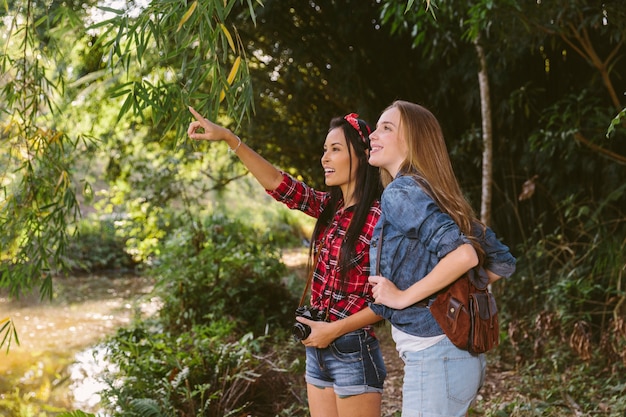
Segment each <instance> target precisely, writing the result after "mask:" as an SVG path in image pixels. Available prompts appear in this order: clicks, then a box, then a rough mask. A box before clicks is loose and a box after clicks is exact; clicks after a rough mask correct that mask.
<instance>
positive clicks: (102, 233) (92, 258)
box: [66, 219, 135, 272]
mask: <svg viewBox="0 0 626 417" xmlns="http://www.w3.org/2000/svg"><path fill="white" fill-rule="evenodd" d="M125 245H126V243H125V239H123V238H121V237H119V236H117V235H116V232H115V225H114V221H113V220H111V219H89V220H87V219H85V220H81V221H80V222H79V223H78V226H77V231H76V234H75V236H74V237H73V238H72V239H71V240H70V242H69V245H68V248H67V255H66V256H67V257H68V259H67V261H68V265H70V267H71V269H72V270H73V271H74V272H97V271H104V270H127V269H132V268H133V267H134V266H135V263H134V262H133V260H132V258H131V256H130V255H129V254H128V253H127V252H126V248H125Z"/></svg>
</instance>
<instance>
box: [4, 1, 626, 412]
mask: <svg viewBox="0 0 626 417" xmlns="http://www.w3.org/2000/svg"><path fill="white" fill-rule="evenodd" d="M2 7H3V9H4V10H5V11H6V13H5V14H4V16H3V17H2V19H1V21H0V27H1V30H2V37H1V38H0V46H1V48H0V49H1V50H0V65H1V66H2V72H1V75H0V87H1V89H0V97H1V102H2V103H3V105H2V108H1V109H0V127H1V129H0V141H1V142H2V147H1V149H0V166H1V168H2V169H1V170H0V184H1V188H0V228H1V230H2V233H1V234H0V245H1V251H0V273H1V278H0V288H3V289H4V290H5V291H7V292H8V293H9V294H10V296H11V297H14V298H16V297H20V296H22V295H24V294H27V293H29V292H30V291H32V290H33V289H38V290H39V291H40V293H41V294H42V297H43V299H44V300H45V299H47V298H50V297H53V295H54V289H53V288H54V287H53V282H54V280H56V279H63V277H65V278H66V279H68V278H67V277H68V276H71V275H72V274H73V273H76V272H79V271H82V272H93V271H96V270H104V269H116V270H118V271H119V270H120V268H121V269H124V268H125V269H132V270H133V271H135V272H137V273H141V274H147V275H150V276H153V277H154V278H155V279H156V282H157V286H156V291H157V292H159V291H160V293H159V294H160V296H161V298H162V300H163V306H162V308H161V310H160V312H159V314H158V315H157V316H155V317H152V318H150V319H147V320H138V321H137V322H136V323H134V324H133V326H132V327H131V328H128V329H121V330H120V331H119V332H118V334H116V336H115V337H114V338H113V339H112V340H111V341H110V343H111V348H110V352H111V358H110V359H111V360H113V361H114V362H116V363H117V365H118V370H117V371H116V373H115V375H111V381H112V382H111V389H110V391H109V393H108V394H107V399H106V401H108V402H109V405H110V406H111V409H116V410H117V412H119V413H120V415H124V413H127V414H126V415H128V414H129V413H136V414H137V415H139V414H140V415H172V414H174V413H182V414H179V415H215V416H221V415H236V413H243V412H247V413H250V414H253V415H304V414H302V413H305V412H306V407H305V406H304V405H302V398H303V397H302V396H303V393H302V391H298V390H297V389H296V388H294V387H297V384H295V383H294V381H295V380H296V379H295V378H298V377H299V375H300V374H301V372H302V364H301V363H300V362H299V361H298V351H297V350H296V349H295V348H294V346H293V345H291V344H289V343H288V342H287V341H288V340H289V328H290V325H291V323H292V322H293V306H294V305H296V304H297V300H296V298H297V292H298V290H300V289H301V286H299V282H298V281H297V279H296V278H294V277H291V278H290V277H289V276H288V273H287V272H286V270H285V267H284V265H283V264H282V263H281V262H280V251H281V250H282V249H284V248H288V247H298V246H301V245H302V241H303V240H304V239H306V238H307V237H308V233H309V232H310V222H309V221H308V220H307V219H303V218H302V217H300V216H298V215H297V214H295V213H291V212H288V211H286V210H280V209H275V208H268V204H269V203H268V201H269V200H267V198H269V197H267V196H265V195H264V194H263V192H262V190H261V191H260V192H259V190H258V187H257V186H255V184H254V183H252V182H251V181H250V179H249V176H248V175H247V173H246V172H245V171H244V170H243V168H242V166H241V165H240V164H238V163H237V160H236V158H235V157H234V156H233V155H231V154H229V153H228V152H226V149H225V147H224V146H220V145H214V144H213V145H212V144H206V143H192V142H190V141H189V140H187V138H186V134H185V131H186V128H187V126H188V123H189V121H190V120H191V119H190V115H189V113H188V111H187V106H188V105H192V106H194V107H195V108H196V109H198V110H200V111H201V112H202V113H203V114H205V115H206V116H207V117H209V118H211V119H213V120H217V121H218V122H220V123H222V124H225V125H227V126H229V127H230V128H232V129H233V130H234V131H235V132H237V133H238V134H239V135H240V136H241V138H242V139H243V140H244V141H245V142H246V143H247V144H248V145H249V146H251V147H252V148H254V149H256V150H258V151H259V153H261V154H262V155H264V156H265V157H266V158H267V159H269V160H270V161H272V162H274V163H275V164H276V165H277V166H279V167H281V168H282V169H284V170H285V171H287V172H290V173H293V174H294V175H297V176H299V178H302V179H304V180H305V181H307V182H308V183H309V184H311V185H314V186H317V187H323V183H322V178H323V177H322V175H321V172H320V164H319V155H320V154H321V145H322V143H323V138H324V136H325V132H326V130H327V126H328V122H329V120H330V119H331V118H332V117H334V116H337V115H343V114H346V113H348V112H357V113H359V114H360V115H361V117H362V118H364V119H366V120H368V121H370V122H371V123H375V121H376V119H377V117H378V115H379V114H380V112H381V111H382V110H383V109H384V108H385V107H386V106H387V105H389V104H390V103H391V102H392V101H393V100H394V99H404V100H409V101H414V102H417V103H420V104H423V105H425V106H426V107H428V108H429V109H431V110H432V111H433V112H434V114H435V115H436V116H437V117H438V119H439V120H440V122H441V124H442V127H443V129H444V133H445V136H446V139H447V143H448V147H449V151H450V154H451V156H452V159H453V163H454V167H455V170H456V173H457V175H458V177H459V179H460V181H461V183H462V187H463V189H464V190H465V191H466V192H467V194H468V197H469V198H470V200H471V201H472V202H473V203H474V206H475V208H476V210H477V212H479V213H480V214H481V217H482V218H483V220H484V221H485V222H487V223H488V224H490V225H491V226H492V227H493V229H494V230H495V231H496V233H497V234H498V235H499V236H500V237H501V238H502V239H503V241H504V242H505V243H506V244H507V245H508V246H509V247H511V249H512V251H513V253H514V254H515V256H516V257H517V258H518V267H517V272H516V273H515V275H514V276H513V277H512V278H511V279H509V280H506V282H501V283H500V282H499V283H498V284H497V285H495V286H494V292H495V293H496V294H497V297H498V301H499V304H500V306H501V314H500V317H501V328H502V344H501V346H500V347H499V348H498V350H497V351H496V352H494V353H493V354H492V355H491V356H490V360H491V361H493V362H495V363H497V366H498V367H502V368H503V369H514V370H515V371H516V372H517V373H518V374H519V375H520V376H521V386H519V387H517V389H518V390H519V396H518V397H517V399H507V400H506V401H505V400H501V401H496V402H492V403H490V404H489V405H488V406H487V407H490V408H483V409H477V410H474V412H475V413H483V414H486V415H572V413H574V414H576V415H596V414H606V415H616V416H618V415H619V416H622V415H623V412H624V410H625V409H626V400H625V399H624V398H626V395H624V394H625V393H626V379H625V377H624V375H626V373H625V369H624V368H625V366H626V322H625V317H626V302H625V300H626V292H625V290H624V285H625V284H624V282H623V279H624V270H625V269H626V259H625V255H624V253H625V252H626V251H625V249H626V248H625V245H626V217H625V208H626V181H625V178H626V176H625V175H624V174H625V172H624V171H625V165H626V144H625V137H626V136H625V134H626V129H625V127H626V116H625V113H626V109H625V104H624V102H625V99H624V93H625V91H626V80H625V79H624V77H625V75H626V59H625V58H626V57H625V56H624V55H625V53H626V47H625V46H624V42H625V40H626V36H625V35H626V8H625V7H624V5H623V2H622V1H621V0H606V1H604V2H599V1H583V0H555V1H543V0H536V1H525V0H501V1H489V0H477V1H463V0H450V1H434V0H433V1H430V2H426V1H424V2H420V1H418V2H414V1H397V0H389V1H387V0H376V1H363V0H360V1H356V0H352V1H350V0H345V1H331V0H326V1H307V2H304V1H294V0H282V1H280V2H279V1H275V0H274V1H272V0H266V1H263V2H261V1H254V2H253V1H252V0H247V1H243V0H223V1H215V0H213V1H211V0H203V1H200V0H197V1H165V0H155V1H152V2H140V1H137V2H110V3H104V2H98V1H80V2H77V1H64V2H57V1H52V2H35V1H8V0H5V1H4V2H3V4H2ZM242 187H243V188H242ZM242 190H244V191H242ZM276 300H283V302H280V303H277V302H276ZM0 329H1V332H0V341H1V342H2V346H3V347H7V348H8V347H9V346H10V344H11V343H16V342H17V339H18V338H19V335H18V334H17V332H16V331H15V328H14V326H13V323H12V321H11V318H10V317H6V318H4V317H0ZM174 346H175V347H176V349H174V348H173V347H174ZM114 381H126V383H124V384H122V385H120V384H119V383H115V382H114ZM138 381H141V383H139V382H138ZM276 393H280V395H278V397H279V399H278V400H277V394H276ZM18 397H19V396H18ZM116 407H117V408H116ZM483 407H485V406H483ZM154 413H156V414H154ZM499 413H500V414H499ZM560 413H562V414H560Z"/></svg>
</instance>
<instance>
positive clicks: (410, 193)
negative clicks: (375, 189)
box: [381, 175, 428, 200]
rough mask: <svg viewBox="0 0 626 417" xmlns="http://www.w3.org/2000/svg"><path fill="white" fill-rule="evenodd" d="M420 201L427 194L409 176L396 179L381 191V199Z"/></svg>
mask: <svg viewBox="0 0 626 417" xmlns="http://www.w3.org/2000/svg"><path fill="white" fill-rule="evenodd" d="M389 197H391V198H393V199H400V200H421V199H422V198H424V197H428V194H427V193H426V192H425V191H424V189H423V188H422V187H421V186H420V185H419V184H418V182H417V181H416V180H415V178H413V177H412V176H410V175H402V176H399V177H396V178H395V179H394V180H393V181H391V183H389V185H387V187H386V188H385V190H384V191H383V196H382V198H381V199H389Z"/></svg>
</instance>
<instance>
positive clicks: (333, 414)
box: [306, 384, 339, 417]
mask: <svg viewBox="0 0 626 417" xmlns="http://www.w3.org/2000/svg"><path fill="white" fill-rule="evenodd" d="M306 392H307V396H308V397H309V411H310V412H311V417H339V411H338V410H337V396H336V395H335V390H334V389H332V388H324V389H322V388H317V387H315V386H313V385H311V384H306Z"/></svg>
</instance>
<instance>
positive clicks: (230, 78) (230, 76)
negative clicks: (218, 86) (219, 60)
mask: <svg viewBox="0 0 626 417" xmlns="http://www.w3.org/2000/svg"><path fill="white" fill-rule="evenodd" d="M240 65H241V57H240V56H238V57H237V59H235V63H234V64H233V67H232V68H231V69H230V73H229V74H228V78H226V82H227V83H228V85H232V84H233V80H234V79H235V75H237V71H238V70H239V66H240Z"/></svg>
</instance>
